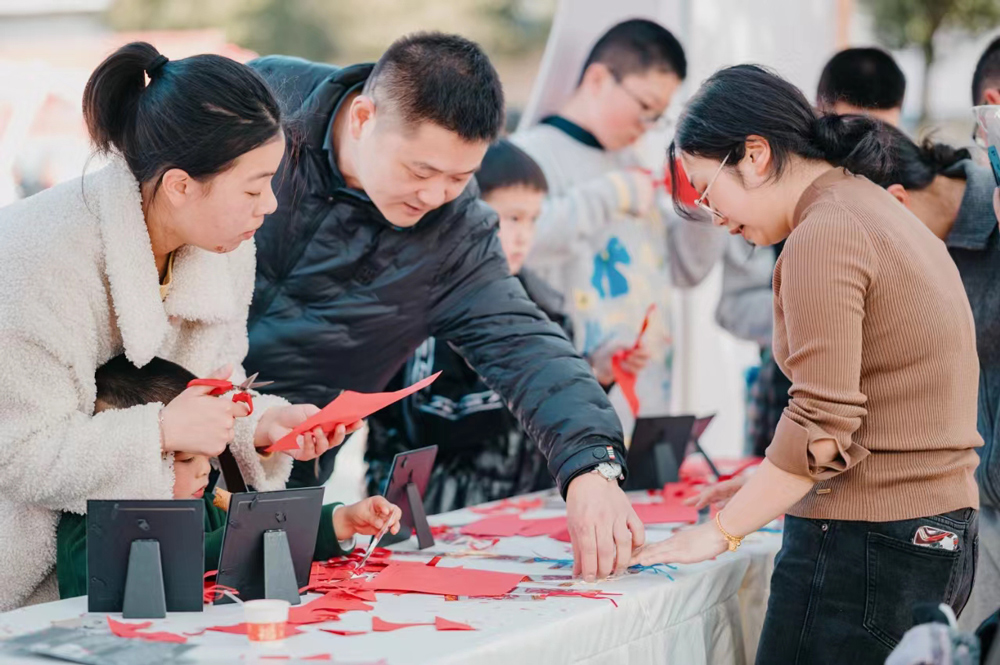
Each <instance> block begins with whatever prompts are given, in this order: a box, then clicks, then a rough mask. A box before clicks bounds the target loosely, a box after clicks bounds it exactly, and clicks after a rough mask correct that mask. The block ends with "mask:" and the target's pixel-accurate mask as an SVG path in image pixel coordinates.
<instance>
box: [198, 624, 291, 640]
mask: <svg viewBox="0 0 1000 665" xmlns="http://www.w3.org/2000/svg"><path fill="white" fill-rule="evenodd" d="M205 630H214V631H215V632H217V633H231V634H233V635H246V634H247V625H246V624H245V623H238V624H236V625H235V626H209V627H208V628H206V629H205ZM303 632H304V631H301V630H299V629H298V628H296V627H295V626H293V625H292V624H290V623H287V624H285V637H291V636H293V635H301V634H302V633H303Z"/></svg>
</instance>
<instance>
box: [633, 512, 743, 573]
mask: <svg viewBox="0 0 1000 665" xmlns="http://www.w3.org/2000/svg"><path fill="white" fill-rule="evenodd" d="M728 549H729V543H728V542H727V541H726V538H725V537H724V536H723V535H722V532H721V531H719V529H718V528H717V527H716V526H715V522H705V523H704V524H699V525H698V526H696V527H692V528H690V529H682V530H679V531H675V532H674V534H673V535H672V536H670V537H669V538H667V539H666V540H662V541H660V542H658V543H650V544H648V545H646V546H645V547H642V548H640V549H639V550H637V551H635V552H634V553H633V554H632V563H631V565H635V564H637V563H638V564H642V565H643V566H652V565H653V564H654V563H698V562H699V561H705V560H706V559H714V558H715V557H717V556H719V555H720V554H722V553H723V552H725V551H726V550H728Z"/></svg>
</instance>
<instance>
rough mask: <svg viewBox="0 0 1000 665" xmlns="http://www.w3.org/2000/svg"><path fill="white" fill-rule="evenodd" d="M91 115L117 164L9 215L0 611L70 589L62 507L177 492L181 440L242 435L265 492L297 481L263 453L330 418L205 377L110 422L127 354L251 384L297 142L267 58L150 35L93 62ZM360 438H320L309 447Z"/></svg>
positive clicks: (3, 275) (237, 446)
mask: <svg viewBox="0 0 1000 665" xmlns="http://www.w3.org/2000/svg"><path fill="white" fill-rule="evenodd" d="M147 74H148V76H149V79H150V83H149V84H148V86H147V85H146V82H145V76H146V75H147ZM84 113H85V116H86V118H87V122H88V126H89V128H90V131H91V136H92V138H93V140H94V142H95V144H96V145H97V148H98V149H99V150H101V151H103V152H107V153H112V154H113V157H112V160H111V163H110V164H109V165H108V166H106V167H105V168H103V169H101V170H99V171H96V172H93V173H90V174H88V175H85V176H84V177H83V178H82V179H78V180H74V181H71V182H68V183H65V184H62V185H60V186H57V187H55V188H53V189H51V190H48V191H46V192H42V193H40V194H38V195H37V196H34V197H32V198H29V199H27V200H24V201H20V202H17V203H15V204H13V205H11V206H8V207H7V208H4V209H3V210H0V610H8V609H12V608H15V607H18V606H20V605H22V604H25V603H28V602H40V601H43V600H54V599H56V597H57V593H56V588H55V585H54V584H53V583H52V579H53V576H52V573H53V567H54V564H55V558H56V550H55V528H56V524H57V521H58V515H59V512H60V511H72V512H77V513H83V512H85V511H86V502H87V500H88V499H126V498H127V499H169V498H171V496H172V489H173V466H172V465H173V455H172V452H173V451H177V450H185V451H189V452H201V453H207V454H213V455H215V454H218V453H219V452H221V450H222V449H223V448H224V447H225V445H226V443H227V442H229V441H232V443H231V444H230V448H231V449H232V451H233V454H234V456H235V457H236V459H237V461H238V462H239V465H240V467H241V468H242V470H243V474H244V476H245V478H246V480H247V482H248V484H250V485H253V486H254V487H256V488H257V489H259V490H269V489H280V488H282V487H284V483H285V480H286V479H287V477H288V474H289V471H290V469H291V463H292V457H290V456H288V455H286V454H280V453H279V454H275V455H273V456H270V457H265V456H263V455H260V454H258V453H257V452H256V447H261V446H266V445H269V444H270V443H271V442H272V441H275V440H276V439H277V438H279V437H280V436H282V435H284V434H285V433H287V431H288V429H289V428H291V427H294V426H295V425H297V424H298V423H300V422H301V421H302V420H304V419H305V418H306V417H308V416H309V415H312V414H313V413H315V412H316V407H314V406H309V405H300V406H289V405H288V404H287V402H285V401H284V400H282V399H280V398H278V397H274V396H257V397H255V398H254V407H255V408H254V412H253V414H252V415H250V416H248V417H242V416H245V415H246V411H245V410H244V407H243V406H242V405H241V404H233V403H232V402H231V400H229V399H225V398H216V397H210V396H208V395H206V394H204V393H205V391H204V389H194V388H192V389H189V390H188V391H185V393H183V394H182V395H181V396H179V397H178V398H177V399H176V400H174V401H173V402H171V403H170V405H169V406H167V405H163V404H158V403H157V404H147V405H143V406H137V407H134V408H130V409H124V410H119V411H107V412H104V413H101V414H100V415H96V416H95V415H93V414H94V399H95V384H94V373H95V371H96V370H97V368H98V367H99V366H100V365H102V364H103V363H104V362H106V361H107V360H109V359H110V358H112V357H114V356H115V355H117V354H119V353H122V352H124V353H125V354H126V356H127V357H128V358H129V360H131V361H132V362H133V363H134V364H135V365H137V366H142V365H144V364H146V363H148V362H149V361H150V359H152V358H153V357H154V356H160V357H163V358H167V359H169V360H172V361H174V362H176V363H178V364H180V365H183V366H184V367H186V368H187V369H189V370H190V371H192V372H194V373H195V374H198V375H199V376H205V375H207V374H209V373H212V372H213V371H217V370H218V369H219V368H220V367H221V366H225V365H231V366H232V367H233V368H235V371H234V372H233V380H234V381H238V380H242V379H243V378H244V377H245V373H244V370H243V369H242V367H241V363H242V361H243V358H244V356H245V355H246V352H247V332H246V318H247V311H248V307H249V305H250V299H251V297H252V295H253V285H254V269H255V266H254V261H255V258H254V255H255V248H254V244H253V242H252V240H251V237H252V235H253V231H254V230H255V229H256V228H257V227H258V226H259V225H260V223H261V222H262V221H263V218H264V215H265V214H267V213H269V212H271V211H272V210H273V209H274V204H275V200H274V196H273V194H272V192H271V185H270V180H271V176H272V175H273V174H274V172H275V170H276V169H277V168H278V164H279V161H280V160H281V157H282V153H283V151H284V137H283V134H282V130H281V117H280V116H281V114H280V111H279V109H278V105H277V103H276V102H275V100H274V98H273V96H272V95H271V93H270V91H269V90H268V89H267V86H266V85H265V84H264V82H263V81H262V80H260V79H259V78H258V77H257V75H256V74H254V73H253V72H252V71H251V70H250V69H249V68H247V67H245V66H244V65H241V64H239V63H236V62H235V61H232V60H228V59H226V58H222V57H219V56H195V57H192V58H187V59H184V60H180V61H177V62H168V61H167V59H166V58H165V57H163V56H161V55H160V54H159V53H158V52H157V51H156V49H154V48H153V47H152V46H150V45H148V44H142V43H136V44H130V45H128V46H125V47H123V48H122V49H119V51H117V52H116V53H115V54H113V55H111V56H110V57H109V58H108V59H107V60H106V61H105V62H104V63H103V64H102V65H101V66H100V67H98V69H97V70H95V72H94V75H93V76H92V77H91V80H90V82H88V85H87V90H86V92H85V94H84ZM161 284H162V286H161ZM343 436H344V432H343V430H342V429H338V431H337V432H336V436H331V437H330V439H329V440H327V438H326V437H324V436H323V434H322V432H321V431H314V432H313V433H309V434H307V435H306V436H305V437H303V439H302V441H301V442H302V444H303V445H302V449H301V450H299V451H296V452H295V457H296V458H298V459H310V458H312V457H315V456H316V455H317V454H319V453H322V452H323V451H325V450H326V449H328V448H329V447H330V446H331V445H335V444H339V443H340V442H342V441H343Z"/></svg>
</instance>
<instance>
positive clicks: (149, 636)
mask: <svg viewBox="0 0 1000 665" xmlns="http://www.w3.org/2000/svg"><path fill="white" fill-rule="evenodd" d="M152 625H153V622H152V621H144V622H142V623H123V622H121V621H115V620H114V619H112V618H111V617H108V627H109V628H110V629H111V632H112V634H114V635H116V636H118V637H127V638H133V639H140V640H146V641H147V642H175V643H177V644H184V643H185V642H187V638H186V637H184V636H183V635H178V634H176V633H164V632H157V633H146V632H143V629H145V628H149V627H150V626H152Z"/></svg>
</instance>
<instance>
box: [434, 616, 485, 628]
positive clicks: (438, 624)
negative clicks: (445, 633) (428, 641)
mask: <svg viewBox="0 0 1000 665" xmlns="http://www.w3.org/2000/svg"><path fill="white" fill-rule="evenodd" d="M434 627H435V628H437V629H438V630H475V628H473V627H472V626H470V625H469V624H467V623H460V622H458V621H449V620H448V619H442V618H441V617H434Z"/></svg>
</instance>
